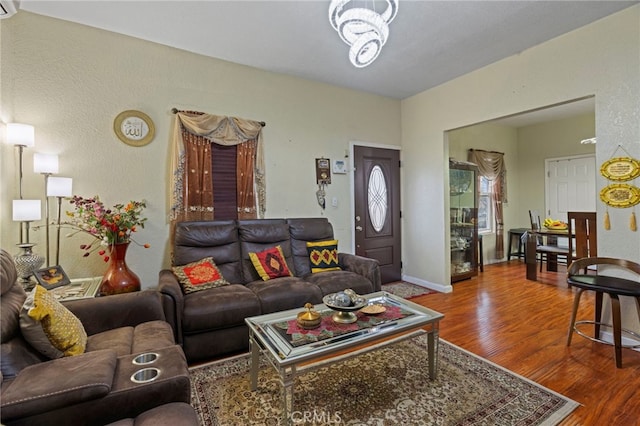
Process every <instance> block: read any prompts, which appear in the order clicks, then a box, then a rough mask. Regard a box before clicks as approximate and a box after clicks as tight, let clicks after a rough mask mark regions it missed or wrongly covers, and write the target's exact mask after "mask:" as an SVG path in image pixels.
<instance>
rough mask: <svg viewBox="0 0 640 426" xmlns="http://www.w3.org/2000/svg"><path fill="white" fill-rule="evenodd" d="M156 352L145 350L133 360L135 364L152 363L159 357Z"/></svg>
mask: <svg viewBox="0 0 640 426" xmlns="http://www.w3.org/2000/svg"><path fill="white" fill-rule="evenodd" d="M159 356H160V355H158V354H157V353H156V352H147V353H143V354H140V355H138V356H136V357H135V358H134V359H133V361H131V362H133V363H134V364H135V365H147V364H153V363H154V362H155V361H156V360H157V359H158V357H159Z"/></svg>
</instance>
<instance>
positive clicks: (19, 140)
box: [6, 123, 36, 243]
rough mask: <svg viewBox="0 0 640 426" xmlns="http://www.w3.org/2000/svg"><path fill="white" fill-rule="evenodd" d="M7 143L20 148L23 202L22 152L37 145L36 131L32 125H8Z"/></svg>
mask: <svg viewBox="0 0 640 426" xmlns="http://www.w3.org/2000/svg"><path fill="white" fill-rule="evenodd" d="M6 141H7V143H9V144H11V145H14V146H15V147H16V148H18V170H19V176H18V198H20V199H21V200H22V198H23V197H22V171H23V161H22V151H23V150H24V148H31V147H33V146H34V145H35V144H36V137H35V129H34V127H33V126H32V125H30V124H21V123H7V138H6ZM22 228H23V227H22V225H20V243H23V242H24V235H23V233H22V232H23V231H22Z"/></svg>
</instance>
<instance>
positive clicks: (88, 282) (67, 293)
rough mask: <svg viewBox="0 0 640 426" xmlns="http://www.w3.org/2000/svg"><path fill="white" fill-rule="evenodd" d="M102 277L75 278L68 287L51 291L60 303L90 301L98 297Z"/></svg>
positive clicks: (64, 286)
mask: <svg viewBox="0 0 640 426" xmlns="http://www.w3.org/2000/svg"><path fill="white" fill-rule="evenodd" d="M101 282H102V277H101V276H100V277H89V278H74V279H72V280H71V282H70V283H69V284H67V285H63V286H61V287H56V288H54V289H51V290H49V292H50V293H52V294H53V297H55V298H56V299H57V300H59V301H61V302H62V301H67V300H77V299H89V298H92V297H96V294H97V293H98V289H99V288H100V283H101Z"/></svg>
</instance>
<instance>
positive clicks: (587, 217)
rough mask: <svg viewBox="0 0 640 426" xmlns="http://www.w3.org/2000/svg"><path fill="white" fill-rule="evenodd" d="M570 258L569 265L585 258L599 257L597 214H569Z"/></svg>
mask: <svg viewBox="0 0 640 426" xmlns="http://www.w3.org/2000/svg"><path fill="white" fill-rule="evenodd" d="M567 225H568V231H569V256H570V258H569V259H568V260H567V264H571V262H573V261H574V260H576V259H581V258H583V257H598V224H597V222H596V212H567Z"/></svg>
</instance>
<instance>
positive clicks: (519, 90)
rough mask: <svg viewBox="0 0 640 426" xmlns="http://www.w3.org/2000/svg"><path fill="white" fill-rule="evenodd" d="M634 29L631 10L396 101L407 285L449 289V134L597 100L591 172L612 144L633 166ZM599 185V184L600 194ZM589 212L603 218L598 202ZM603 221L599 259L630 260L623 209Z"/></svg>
mask: <svg viewBox="0 0 640 426" xmlns="http://www.w3.org/2000/svg"><path fill="white" fill-rule="evenodd" d="M638 22H640V6H638V5H637V6H634V7H631V8H628V9H625V10H624V11H622V12H619V13H617V14H614V15H611V16H609V17H607V18H604V19H602V20H599V21H596V22H594V23H593V24H590V25H587V26H585V27H582V28H580V29H578V30H575V31H573V32H570V33H568V34H565V35H563V36H560V37H558V38H556V39H553V40H551V41H549V42H546V43H544V44H541V45H538V46H536V47H533V48H531V49H528V50H525V51H523V52H521V53H520V54H518V55H515V56H512V57H509V58H507V59H504V60H502V61H499V62H497V63H494V64H492V65H489V66H487V67H485V68H482V69H480V70H477V71H475V72H472V73H470V74H467V75H465V76H462V77H460V78H457V79H455V80H452V81H449V82H447V83H445V84H443V85H441V86H439V87H436V88H434V89H431V90H428V91H425V92H423V93H421V94H419V95H416V96H413V97H411V98H408V99H405V100H403V101H402V147H403V157H404V159H405V161H404V166H405V167H404V168H403V172H404V174H403V182H404V184H405V185H404V193H403V211H404V212H405V214H404V229H405V231H407V232H405V234H404V239H403V253H404V256H403V266H404V268H405V269H404V273H405V274H406V275H407V276H409V277H417V278H418V279H420V280H423V281H424V282H426V283H431V284H433V285H434V286H443V287H446V286H447V283H448V280H449V269H450V268H449V262H448V253H449V241H448V237H447V227H446V226H444V225H445V224H446V223H447V221H446V220H445V219H448V216H446V214H447V213H446V212H448V208H449V206H448V197H446V196H445V195H446V194H445V193H444V188H445V185H444V183H445V179H446V170H447V157H448V150H447V149H446V148H445V132H446V131H447V130H450V129H455V128H459V127H463V126H467V125H470V124H474V123H480V122H484V121H487V120H490V119H494V118H499V117H504V116H507V115H510V114H513V113H518V112H523V111H529V110H533V109H535V108H539V107H543V106H548V105H554V104H558V103H561V102H566V101H569V100H574V99H579V98H583V97H585V96H590V95H595V106H596V110H595V115H596V126H595V127H596V136H597V138H598V143H597V145H596V164H598V165H599V164H602V162H604V161H606V160H607V159H608V158H609V157H610V156H611V153H612V152H614V150H615V148H616V147H617V146H618V144H620V145H622V146H623V147H624V148H625V149H626V151H627V152H629V154H630V155H631V156H632V157H635V158H640V126H638V117H640V79H639V78H638V75H640V49H639V47H640V26H639V25H638ZM605 185H606V182H605V181H604V179H603V178H602V177H601V176H598V179H597V183H596V187H597V188H598V190H599V189H600V188H602V187H604V186H605ZM437 200H443V202H442V206H440V207H437V204H436V203H437ZM597 211H598V214H599V215H603V214H604V205H603V204H602V203H600V202H599V203H598V206H597ZM609 213H610V215H611V220H612V221H613V222H612V223H616V224H617V225H616V226H613V227H612V229H611V230H610V231H604V229H602V222H600V221H599V222H600V223H599V226H600V228H599V229H598V250H599V254H600V255H604V256H612V257H621V258H627V259H631V260H635V261H638V260H639V259H640V234H638V233H637V232H636V233H632V232H630V231H629V228H628V226H627V224H628V219H629V214H630V209H609ZM626 312H632V311H629V310H627V311H626ZM636 321H637V320H636Z"/></svg>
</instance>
